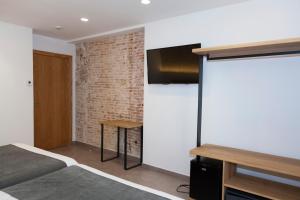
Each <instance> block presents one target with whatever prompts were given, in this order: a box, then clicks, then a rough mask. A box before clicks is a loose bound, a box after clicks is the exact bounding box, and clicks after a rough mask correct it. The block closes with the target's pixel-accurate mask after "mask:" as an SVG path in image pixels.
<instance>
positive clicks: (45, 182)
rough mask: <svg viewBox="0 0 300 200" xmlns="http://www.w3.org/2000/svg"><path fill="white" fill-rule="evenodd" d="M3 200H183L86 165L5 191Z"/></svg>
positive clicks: (3, 191) (42, 177) (2, 196)
mask: <svg viewBox="0 0 300 200" xmlns="http://www.w3.org/2000/svg"><path fill="white" fill-rule="evenodd" d="M0 199H3V200H16V199H18V200H42V199H47V200H57V199H62V200H81V199H88V200H141V199H143V200H182V199H180V198H178V197H175V196H172V195H170V194H166V193H164V192H161V191H157V190H154V189H151V188H148V187H144V186H141V185H138V184H135V183H132V182H129V181H126V180H123V179H120V178H118V177H115V176H112V175H109V174H106V173H104V172H101V171H99V170H96V169H93V168H90V167H88V166H85V165H75V166H71V167H67V168H63V169H61V170H58V171H56V172H53V173H51V174H48V175H44V176H41V177H39V178H35V179H33V180H30V181H26V182H24V183H20V184H17V185H15V186H11V187H9V188H5V189H3V190H2V191H0Z"/></svg>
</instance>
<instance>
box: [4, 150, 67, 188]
mask: <svg viewBox="0 0 300 200" xmlns="http://www.w3.org/2000/svg"><path fill="white" fill-rule="evenodd" d="M64 167H66V164H65V163H64V162H62V161H60V160H56V159H53V158H50V157H47V156H44V155H40V154H36V153H33V152H30V151H27V150H24V149H22V148H19V147H16V146H14V145H6V146H0V189H2V188H5V187H9V186H12V185H15V184H17V183H21V182H23V181H27V180H30V179H33V178H36V177H39V176H42V175H45V174H48V173H51V172H54V171H56V170H59V169H62V168H64Z"/></svg>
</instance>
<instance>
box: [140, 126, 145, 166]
mask: <svg viewBox="0 0 300 200" xmlns="http://www.w3.org/2000/svg"><path fill="white" fill-rule="evenodd" d="M143 135H144V127H143V126H141V141H140V142H141V144H140V145H141V149H140V164H141V165H142V164H143V150H144V144H143V143H144V136H143Z"/></svg>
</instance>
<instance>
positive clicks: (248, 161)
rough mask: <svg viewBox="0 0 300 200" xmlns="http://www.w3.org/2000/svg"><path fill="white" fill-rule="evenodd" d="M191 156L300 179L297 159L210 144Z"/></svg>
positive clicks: (197, 149) (193, 152)
mask: <svg viewBox="0 0 300 200" xmlns="http://www.w3.org/2000/svg"><path fill="white" fill-rule="evenodd" d="M191 154H192V155H194V156H204V157H208V158H213V159H217V160H223V161H226V162H230V163H235V164H238V165H243V166H248V167H253V168H256V169H262V170H267V171H270V172H275V173H280V174H283V175H288V176H292V177H297V178H300V160H297V159H292V158H285V157H279V156H274V155H269V154H263V153H257V152H252V151H246V150H240V149H234V148H229V147H222V146H217V145H209V144H206V145H203V146H201V147H198V148H195V149H192V150H191Z"/></svg>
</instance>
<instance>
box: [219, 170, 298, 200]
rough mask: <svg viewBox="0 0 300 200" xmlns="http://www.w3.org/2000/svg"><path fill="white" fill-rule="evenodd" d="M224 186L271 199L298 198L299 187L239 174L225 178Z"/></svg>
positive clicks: (290, 199)
mask: <svg viewBox="0 0 300 200" xmlns="http://www.w3.org/2000/svg"><path fill="white" fill-rule="evenodd" d="M224 186H225V187H229V188H233V189H237V190H240V191H244V192H247V193H251V194H255V195H258V196H261V197H265V198H269V199H273V200H300V188H297V187H293V186H289V185H285V184H281V183H276V182H273V181H268V180H264V179H259V178H255V177H251V176H246V175H241V174H236V175H234V176H232V177H231V178H230V179H228V180H226V181H225V182H224Z"/></svg>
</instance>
